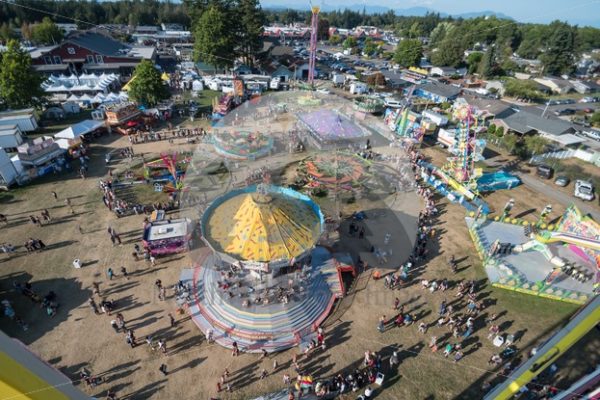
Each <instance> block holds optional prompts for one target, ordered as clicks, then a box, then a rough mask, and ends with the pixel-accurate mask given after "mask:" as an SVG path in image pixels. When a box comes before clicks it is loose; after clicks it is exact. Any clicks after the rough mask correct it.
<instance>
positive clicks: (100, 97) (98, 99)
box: [92, 93, 105, 103]
mask: <svg viewBox="0 0 600 400" xmlns="http://www.w3.org/2000/svg"><path fill="white" fill-rule="evenodd" d="M104 98H105V97H104V95H103V94H102V93H98V94H97V95H95V96H94V98H93V99H92V103H103V102H104Z"/></svg>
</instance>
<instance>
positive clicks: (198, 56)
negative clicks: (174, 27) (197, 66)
mask: <svg viewBox="0 0 600 400" xmlns="http://www.w3.org/2000/svg"><path fill="white" fill-rule="evenodd" d="M194 39H195V43H194V59H195V60H196V61H203V62H205V63H207V64H209V65H212V66H213V67H214V68H215V70H216V69H218V68H227V67H231V66H233V57H234V40H233V35H232V32H231V26H230V25H229V23H228V15H227V13H226V12H225V11H224V10H223V9H221V8H220V7H218V6H216V5H211V6H209V7H208V9H207V10H206V11H205V12H204V13H203V14H202V16H201V17H200V19H199V20H198V21H197V22H196V27H195V30H194Z"/></svg>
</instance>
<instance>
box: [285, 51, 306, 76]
mask: <svg viewBox="0 0 600 400" xmlns="http://www.w3.org/2000/svg"><path fill="white" fill-rule="evenodd" d="M278 62H279V64H280V65H283V66H285V67H287V69H288V70H290V71H291V72H292V77H293V79H308V71H309V69H310V68H309V64H308V61H307V60H304V59H302V58H297V57H293V56H288V55H285V56H282V57H280V58H279V59H278Z"/></svg>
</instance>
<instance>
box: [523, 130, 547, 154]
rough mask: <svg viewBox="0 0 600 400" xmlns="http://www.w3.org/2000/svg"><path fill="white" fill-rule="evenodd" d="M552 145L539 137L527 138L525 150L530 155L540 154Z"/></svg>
mask: <svg viewBox="0 0 600 400" xmlns="http://www.w3.org/2000/svg"><path fill="white" fill-rule="evenodd" d="M549 144H550V143H549V142H548V140H546V139H544V138H543V137H541V136H539V135H534V136H526V137H525V149H526V150H527V152H529V154H540V153H543V152H544V150H546V148H547V147H548V145H549Z"/></svg>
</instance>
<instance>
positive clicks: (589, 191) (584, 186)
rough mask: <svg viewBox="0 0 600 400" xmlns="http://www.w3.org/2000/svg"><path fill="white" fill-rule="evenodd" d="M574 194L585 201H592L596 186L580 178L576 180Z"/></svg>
mask: <svg viewBox="0 0 600 400" xmlns="http://www.w3.org/2000/svg"><path fill="white" fill-rule="evenodd" d="M573 195H574V196H575V197H577V198H579V199H581V200H584V201H592V200H594V186H592V184H591V182H588V181H582V180H578V181H576V182H575V192H574V193H573Z"/></svg>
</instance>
